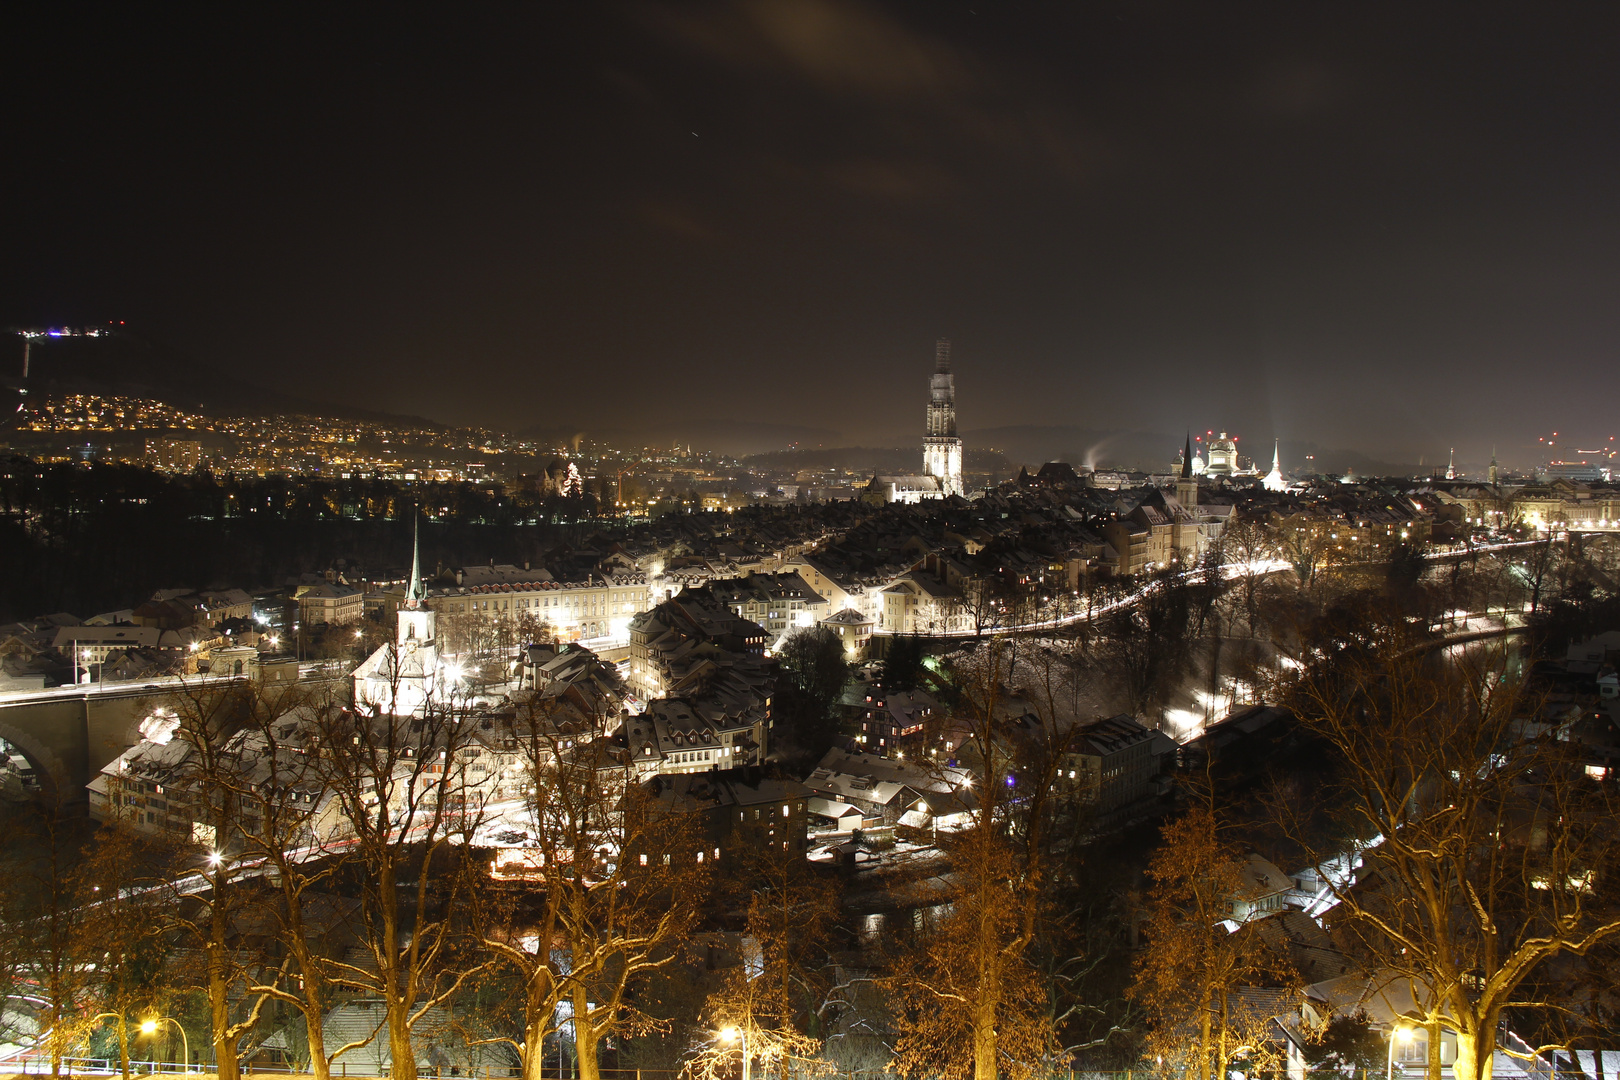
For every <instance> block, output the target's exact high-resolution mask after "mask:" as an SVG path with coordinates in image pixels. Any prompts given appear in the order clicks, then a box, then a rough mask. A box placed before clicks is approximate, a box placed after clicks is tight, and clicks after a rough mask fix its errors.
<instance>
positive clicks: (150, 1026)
mask: <svg viewBox="0 0 1620 1080" xmlns="http://www.w3.org/2000/svg"><path fill="white" fill-rule="evenodd" d="M159 1024H173V1025H174V1030H176V1031H178V1032H179V1033H180V1064H182V1065H184V1066H185V1071H186V1072H190V1071H191V1040H190V1039H188V1038H186V1029H185V1028H183V1027H181V1026H180V1022H179V1021H178V1020H176V1019H175V1018H174V1017H172V1016H159V1017H155V1018H152V1019H147V1020H142V1021H141V1034H142V1035H156V1034H157V1029H158V1025H159Z"/></svg>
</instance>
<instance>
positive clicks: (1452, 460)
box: [1446, 446, 1457, 480]
mask: <svg viewBox="0 0 1620 1080" xmlns="http://www.w3.org/2000/svg"><path fill="white" fill-rule="evenodd" d="M1446 479H1447V480H1455V479H1457V448H1456V447H1455V446H1453V447H1452V448H1451V456H1450V457H1449V458H1447V459H1446Z"/></svg>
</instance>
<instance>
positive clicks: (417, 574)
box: [405, 511, 425, 610]
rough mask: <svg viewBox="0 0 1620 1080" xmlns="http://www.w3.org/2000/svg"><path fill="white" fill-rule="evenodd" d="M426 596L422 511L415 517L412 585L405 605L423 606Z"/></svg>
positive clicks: (412, 545)
mask: <svg viewBox="0 0 1620 1080" xmlns="http://www.w3.org/2000/svg"><path fill="white" fill-rule="evenodd" d="M424 599H425V596H424V594H423V592H422V516H421V513H420V511H418V512H417V513H416V515H415V516H414V518H413V526H412V532H411V585H410V588H409V589H407V590H406V591H405V606H406V607H408V608H411V609H412V610H415V609H416V608H419V607H421V606H422V601H423V600H424Z"/></svg>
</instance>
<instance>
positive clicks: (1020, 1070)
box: [890, 638, 1066, 1080]
mask: <svg viewBox="0 0 1620 1080" xmlns="http://www.w3.org/2000/svg"><path fill="white" fill-rule="evenodd" d="M954 674H955V677H956V679H957V682H958V689H959V691H960V694H961V702H960V705H959V707H958V708H957V709H956V715H955V716H954V717H953V718H952V720H951V723H953V724H954V725H956V726H957V727H958V728H959V729H961V730H963V731H964V737H963V740H962V742H961V743H959V744H958V746H957V753H958V756H959V757H960V758H962V759H965V760H967V761H971V762H972V766H973V768H974V770H975V772H976V773H977V774H978V776H977V781H976V783H975V794H976V795H977V800H976V805H975V806H974V807H973V809H972V815H971V823H970V824H969V825H968V827H967V828H965V829H964V830H963V831H961V832H960V833H957V834H954V835H949V836H944V837H942V838H941V844H942V846H943V847H944V849H945V851H946V852H947V854H948V855H949V856H950V859H951V869H952V877H953V880H954V885H953V888H952V889H951V892H950V904H949V909H948V910H949V914H948V915H946V916H945V917H944V919H943V920H942V921H941V922H940V924H939V925H938V926H936V927H934V928H933V930H932V932H930V933H928V934H926V935H924V937H923V938H922V940H920V941H919V942H918V943H917V944H916V946H915V947H914V948H912V949H910V950H908V951H907V952H906V953H904V954H903V955H902V956H901V958H900V959H899V961H898V963H897V965H896V971H895V973H894V975H893V977H892V978H891V980H890V985H891V987H892V988H893V989H894V991H895V994H896V997H897V999H898V1006H899V1008H900V1011H901V1012H902V1014H903V1017H904V1022H903V1026H902V1034H901V1037H900V1039H899V1042H898V1044H897V1045H896V1048H895V1049H896V1054H897V1061H898V1065H899V1067H900V1069H901V1070H902V1071H906V1072H922V1071H925V1070H934V1071H936V1072H938V1074H940V1075H943V1076H945V1077H947V1078H951V1080H955V1078H960V1077H966V1076H968V1075H972V1076H973V1077H975V1080H994V1078H995V1077H996V1076H998V1075H999V1074H1000V1073H1002V1072H1008V1073H1011V1074H1013V1075H1015V1076H1017V1075H1025V1074H1027V1073H1029V1071H1030V1070H1032V1069H1034V1068H1035V1067H1037V1066H1038V1065H1039V1064H1040V1062H1042V1061H1043V1060H1044V1059H1045V1058H1046V1057H1047V1056H1048V1055H1049V1054H1050V1053H1051V1052H1052V1051H1053V1049H1054V1046H1055V1044H1054V1040H1053V1036H1052V1031H1051V1014H1050V1009H1049V1007H1048V999H1047V994H1046V983H1045V980H1044V979H1043V978H1042V975H1041V972H1040V971H1039V970H1038V968H1037V967H1036V966H1035V965H1034V964H1033V963H1031V960H1030V955H1029V953H1030V950H1031V948H1032V946H1033V944H1034V942H1035V940H1036V937H1037V932H1038V927H1039V924H1040V919H1041V910H1042V902H1043V899H1044V894H1045V875H1046V873H1047V871H1048V858H1047V855H1048V848H1047V844H1046V838H1045V833H1044V829H1045V828H1046V827H1047V825H1048V824H1049V823H1050V821H1051V820H1052V819H1051V815H1050V814H1049V813H1047V812H1046V810H1045V802H1046V800H1047V799H1048V798H1050V796H1051V792H1052V791H1053V781H1054V779H1055V776H1056V771H1057V769H1058V765H1059V762H1060V761H1061V755H1060V754H1059V753H1056V752H1052V751H1054V750H1055V749H1056V746H1057V743H1056V740H1058V739H1060V738H1065V737H1066V733H1065V732H1063V730H1062V728H1061V721H1060V719H1059V717H1058V716H1057V715H1056V712H1055V710H1054V709H1053V708H1052V705H1053V702H1052V700H1051V696H1050V694H1048V695H1047V696H1046V700H1045V701H1043V700H1042V695H1041V694H1040V693H1035V694H1029V695H1024V696H1021V697H1020V698H1019V699H1018V700H1017V701H1016V703H1014V702H1013V701H1012V700H1011V697H1010V694H1009V688H1010V687H1013V686H1016V685H1018V683H1019V681H1020V679H1022V678H1024V675H1023V673H1022V672H1021V671H1020V664H1019V650H1018V647H1017V645H1016V644H1015V643H1014V642H1013V641H1011V640H1009V639H1005V638H992V639H989V640H988V641H985V642H982V643H981V644H980V645H979V647H978V649H977V650H976V652H975V654H974V657H973V659H972V660H971V661H969V662H968V663H966V664H963V665H960V666H959V667H958V668H957V669H956V671H955V672H954ZM1037 689H1038V687H1037ZM1009 705H1013V706H1014V707H1013V708H1012V709H1009V707H1008V706H1009ZM1010 715H1016V716H1017V717H1018V718H1019V719H1020V720H1021V721H1023V722H1024V723H1025V724H1026V725H1027V726H1028V728H1030V729H1032V730H1026V731H1024V732H1022V733H1020V735H1019V736H1016V737H1015V736H1013V733H1012V732H1011V731H1010V730H1009V726H1008V725H1007V723H1006V721H1007V720H1008V719H1009V718H1010ZM1031 737H1033V739H1034V740H1035V741H1036V742H1037V743H1042V744H1045V752H1042V753H1036V754H1031V753H1030V752H1029V740H1030V738H1031ZM1020 760H1022V761H1023V763H1024V765H1025V768H1024V769H1023V771H1020V770H1019V763H1020ZM1015 787H1016V788H1017V789H1018V802H1019V803H1020V806H1019V810H1018V813H1019V814H1020V815H1021V816H1022V818H1023V823H1022V824H1021V826H1020V827H1018V828H1017V829H1013V828H1011V827H1010V824H1009V818H1010V817H1011V816H1012V812H1013V811H1012V808H1013V804H1014V799H1013V797H1012V796H1010V795H1009V792H1011V790H1012V789H1013V788H1015ZM964 1044H965V1045H964Z"/></svg>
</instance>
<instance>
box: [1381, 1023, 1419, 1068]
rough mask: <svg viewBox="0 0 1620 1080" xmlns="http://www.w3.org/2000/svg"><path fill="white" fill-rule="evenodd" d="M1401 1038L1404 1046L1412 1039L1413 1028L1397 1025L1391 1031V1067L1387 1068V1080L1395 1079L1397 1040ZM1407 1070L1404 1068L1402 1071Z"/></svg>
mask: <svg viewBox="0 0 1620 1080" xmlns="http://www.w3.org/2000/svg"><path fill="white" fill-rule="evenodd" d="M1397 1039H1399V1040H1400V1043H1401V1045H1402V1046H1405V1045H1406V1044H1407V1043H1410V1042H1411V1041H1412V1029H1411V1028H1409V1027H1400V1026H1399V1025H1397V1026H1396V1027H1395V1028H1393V1029H1392V1030H1391V1031H1390V1033H1389V1067H1388V1068H1387V1069H1385V1070H1384V1071H1385V1077H1386V1080H1395V1040H1397ZM1404 1071H1405V1070H1404V1069H1403V1070H1402V1072H1404Z"/></svg>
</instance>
